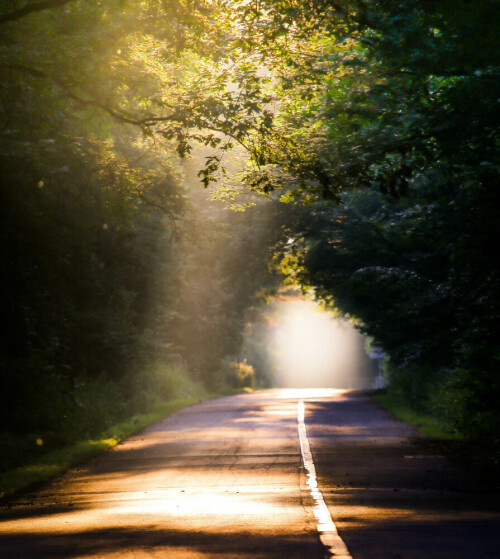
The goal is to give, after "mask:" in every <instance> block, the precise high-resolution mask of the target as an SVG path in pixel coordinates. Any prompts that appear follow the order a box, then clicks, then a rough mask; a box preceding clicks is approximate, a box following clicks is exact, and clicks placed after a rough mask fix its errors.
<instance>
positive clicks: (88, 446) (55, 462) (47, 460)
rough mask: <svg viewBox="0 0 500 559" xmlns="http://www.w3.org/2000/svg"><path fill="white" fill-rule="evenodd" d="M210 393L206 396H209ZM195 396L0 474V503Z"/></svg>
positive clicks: (108, 446) (143, 426)
mask: <svg viewBox="0 0 500 559" xmlns="http://www.w3.org/2000/svg"><path fill="white" fill-rule="evenodd" d="M216 396H218V394H212V395H209V396H207V398H205V399H208V398H213V397H216ZM199 401H200V399H199V398H178V399H175V400H170V401H168V402H163V403H161V404H157V405H156V406H154V408H153V410H152V411H151V412H149V413H140V414H136V415H134V416H132V417H130V418H129V419H127V420H126V421H122V422H121V423H117V424H116V425H114V426H113V427H111V428H109V429H107V430H106V431H104V432H103V433H102V434H101V436H100V437H98V438H95V439H92V440H82V441H78V442H76V443H74V444H72V445H68V446H65V447H63V448H60V449H57V450H54V451H50V452H48V453H46V454H43V455H42V456H40V457H39V458H37V459H36V460H33V461H31V462H29V463H28V464H26V465H23V466H20V467H18V468H14V469H12V470H8V471H6V472H3V473H2V474H0V502H4V501H6V500H9V499H12V498H13V497H16V496H17V495H19V494H21V493H23V492H25V491H27V490H29V489H33V488H34V487H36V486H38V485H41V484H43V483H45V482H47V481H49V480H50V479H52V478H54V477H56V476H57V475H59V474H61V473H63V472H64V471H66V470H67V469H68V468H70V467H72V466H74V465H75V464H78V463H79V462H81V461H83V460H86V459H88V458H91V457H92V456H95V455H97V454H99V453H101V452H104V451H106V450H109V449H110V448H112V447H113V446H115V445H117V444H118V443H119V442H120V441H121V440H123V439H125V438H126V437H128V436H130V435H132V434H134V433H137V432H138V431H140V430H142V429H144V428H145V427H147V426H148V425H151V424H152V423H155V422H156V421H159V420H161V419H163V418H164V417H166V416H168V415H170V414H172V413H174V412H175V411H177V410H179V409H181V408H185V407H187V406H190V405H192V404H195V403H197V402H199Z"/></svg>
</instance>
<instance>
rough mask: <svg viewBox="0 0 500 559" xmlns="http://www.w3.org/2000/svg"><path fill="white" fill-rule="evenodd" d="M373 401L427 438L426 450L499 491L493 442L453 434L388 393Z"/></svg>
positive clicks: (498, 457)
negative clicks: (439, 455) (450, 461)
mask: <svg viewBox="0 0 500 559" xmlns="http://www.w3.org/2000/svg"><path fill="white" fill-rule="evenodd" d="M371 398H372V399H373V400H374V401H375V402H377V403H378V404H380V405H381V406H382V407H383V408H384V409H386V410H387V411H388V412H390V413H392V414H393V415H394V416H395V417H396V418H397V419H400V420H401V421H404V422H405V423H409V424H410V425H413V426H415V427H416V428H417V430H418V431H419V433H421V434H422V435H424V436H426V437H427V439H426V443H425V444H426V445H427V446H429V447H431V448H433V449H434V450H435V451H436V452H439V453H442V454H445V455H447V456H448V458H450V459H451V460H452V461H454V462H455V463H458V464H460V465H461V466H462V467H465V468H466V470H467V471H468V472H474V473H475V475H476V476H483V477H485V479H490V480H491V483H492V488H495V489H497V490H498V489H500V483H499V481H498V480H499V479H500V452H499V450H498V449H497V448H496V447H495V446H492V445H491V442H490V441H487V440H484V439H480V440H472V439H468V438H467V437H466V436H465V435H463V434H462V433H459V432H453V431H452V429H451V427H450V426H449V425H446V424H445V423H444V422H443V421H442V420H440V419H439V418H436V417H433V416H431V415H426V414H419V413H417V412H416V411H415V410H413V409H411V408H410V407H408V406H405V405H402V404H401V403H399V402H398V401H396V399H395V398H394V397H393V396H392V395H390V394H388V393H386V392H379V393H376V394H372V395H371Z"/></svg>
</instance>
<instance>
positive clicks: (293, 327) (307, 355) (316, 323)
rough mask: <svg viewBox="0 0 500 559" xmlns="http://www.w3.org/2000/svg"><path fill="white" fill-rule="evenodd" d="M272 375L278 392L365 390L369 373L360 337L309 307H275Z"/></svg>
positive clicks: (298, 303) (303, 303)
mask: <svg viewBox="0 0 500 559" xmlns="http://www.w3.org/2000/svg"><path fill="white" fill-rule="evenodd" d="M278 317H279V318H278V321H277V323H276V327H275V336H274V340H273V343H274V344H275V352H274V355H275V361H276V363H275V371H276V384H277V386H279V387H285V388H287V387H290V388H293V387H329V388H370V387H371V385H372V378H373V377H372V375H373V368H372V364H371V363H370V360H369V359H368V357H367V355H366V353H365V351H364V337H363V336H362V335H361V334H360V333H359V332H357V331H356V330H355V329H354V327H353V326H352V325H351V324H350V323H349V322H348V321H347V320H343V319H339V318H335V317H333V316H332V315H331V314H330V313H328V312H325V311H323V310H322V309H321V307H320V306H319V305H317V304H316V303H315V302H313V301H308V300H303V299H291V300H290V299H288V300H285V301H283V302H281V303H279V313H278Z"/></svg>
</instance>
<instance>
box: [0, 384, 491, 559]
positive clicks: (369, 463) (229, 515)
mask: <svg viewBox="0 0 500 559" xmlns="http://www.w3.org/2000/svg"><path fill="white" fill-rule="evenodd" d="M429 448H430V447H429V445H428V444H426V441H425V440H423V439H422V438H419V437H418V436H417V435H416V433H415V432H414V431H413V430H412V428H410V427H408V426H406V425H405V424H403V423H400V422H398V421H395V420H393V419H392V418H391V417H390V416H389V414H387V413H386V412H385V411H383V410H382V409H380V408H379V407H378V406H377V405H375V404H374V403H373V402H372V401H371V400H370V399H369V398H368V397H367V396H366V395H363V394H362V393H359V392H351V391H335V390H329V389H328V390H326V389H325V390H269V391H262V392H255V393H252V394H242V395H237V396H231V397H226V398H219V399H217V400H212V401H209V402H205V403H202V404H199V405H195V406H192V407H190V408H186V409H184V410H181V411H180V412H177V413H176V414H174V415H172V416H170V417H168V418H167V419H165V420H163V421H161V422H160V423H157V424H155V425H153V426H151V427H149V428H148V429H146V430H145V431H144V432H142V433H141V434H139V435H136V436H134V437H131V438H130V439H128V440H127V441H125V442H124V443H123V444H120V445H118V446H117V447H116V448H114V449H113V450H112V451H111V452H109V453H107V454H105V455H103V456H101V457H99V458H97V459H94V460H92V461H90V462H88V463H86V464H84V465H81V466H80V467H78V468H76V469H74V470H72V471H70V472H68V473H67V474H66V475H64V476H62V477H61V478H59V479H58V480H56V481H55V482H53V483H51V484H49V485H48V486H46V487H45V488H44V489H42V490H40V491H39V492H36V493H35V494H33V495H30V496H28V497H27V498H26V497H25V498H24V499H23V500H21V501H19V502H17V503H15V504H13V505H12V506H11V507H10V508H3V509H1V510H0V557H1V558H2V559H3V558H9V559H10V558H22V559H29V558H37V559H39V558H42V557H43V558H48V559H57V558H76V557H78V558H97V557H99V558H106V559H108V558H109V559H111V558H120V559H127V558H134V559H143V558H162V559H163V558H169V559H202V558H203V559H206V558H221V559H230V558H239V559H247V558H248V559H250V558H252V559H264V558H266V559H270V558H286V559H291V558H301V559H315V558H318V559H320V558H323V557H331V556H336V557H337V558H342V559H344V558H349V559H350V558H352V559H423V558H425V559H462V558H463V559H492V558H496V557H500V516H499V509H498V498H497V497H498V494H495V492H494V491H492V490H491V486H490V484H488V480H484V479H476V478H475V477H474V476H471V475H470V473H469V474H468V475H465V473H464V472H462V471H460V470H459V469H458V468H457V467H455V466H453V465H452V464H450V463H449V462H448V460H447V459H446V458H445V457H444V456H439V455H436V454H435V452H433V451H432V450H430V449H429ZM333 554H336V555H333Z"/></svg>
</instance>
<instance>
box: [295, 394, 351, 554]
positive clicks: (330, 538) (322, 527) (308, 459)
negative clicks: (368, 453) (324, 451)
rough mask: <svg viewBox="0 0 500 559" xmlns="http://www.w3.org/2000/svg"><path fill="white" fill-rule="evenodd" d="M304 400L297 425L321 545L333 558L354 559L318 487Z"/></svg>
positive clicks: (298, 410) (299, 407) (298, 411)
mask: <svg viewBox="0 0 500 559" xmlns="http://www.w3.org/2000/svg"><path fill="white" fill-rule="evenodd" d="M304 410H305V407H304V400H299V402H298V405H297V423H298V429H299V441H300V451H301V453H302V460H303V461H304V467H305V469H306V471H307V478H308V479H307V486H308V487H309V491H310V494H311V497H312V498H313V499H314V503H315V505H314V507H313V512H314V516H315V518H316V527H317V529H318V532H319V538H320V540H321V543H322V544H323V545H324V546H325V547H327V548H328V551H329V553H330V555H331V556H332V557H335V558H336V559H352V555H351V554H350V553H349V550H348V549H347V547H346V545H345V543H344V540H343V539H342V538H341V537H340V536H339V533H338V532H337V527H336V526H335V523H334V522H333V520H332V517H331V515H330V511H329V510H328V507H327V506H326V504H325V501H324V499H323V494H322V493H321V490H320V489H319V487H318V480H317V478H316V468H315V467H314V461H313V457H312V454H311V447H310V446H309V440H308V438H307V432H306V424H305V421H304Z"/></svg>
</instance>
